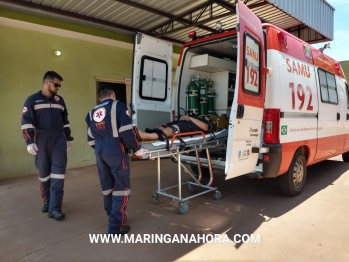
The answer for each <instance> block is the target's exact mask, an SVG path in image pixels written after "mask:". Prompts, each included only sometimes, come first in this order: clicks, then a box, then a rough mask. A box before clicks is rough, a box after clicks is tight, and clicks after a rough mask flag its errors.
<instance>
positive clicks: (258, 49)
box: [225, 0, 265, 179]
mask: <svg viewBox="0 0 349 262" xmlns="http://www.w3.org/2000/svg"><path fill="white" fill-rule="evenodd" d="M236 8H237V10H236V13H237V17H238V57H237V72H236V81H235V95H234V100H233V104H232V107H231V114H230V119H229V128H228V142H227V155H226V164H225V174H226V179H230V178H233V177H237V176H240V175H244V174H247V173H250V172H252V171H253V170H254V168H255V167H256V165H257V161H258V153H252V147H257V148H259V147H260V141H261V134H262V132H261V129H262V120H263V107H264V96H265V81H264V74H263V73H262V72H263V68H264V37H263V30H262V24H261V21H260V20H259V18H258V17H257V16H256V15H255V14H253V12H252V11H251V10H250V9H248V7H247V6H246V5H244V4H243V3H242V1H240V0H239V1H238V3H237V5H236Z"/></svg>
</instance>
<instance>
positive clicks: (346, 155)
mask: <svg viewBox="0 0 349 262" xmlns="http://www.w3.org/2000/svg"><path fill="white" fill-rule="evenodd" d="M342 159H343V161H344V162H349V152H345V153H344V154H342Z"/></svg>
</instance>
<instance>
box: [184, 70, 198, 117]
mask: <svg viewBox="0 0 349 262" xmlns="http://www.w3.org/2000/svg"><path fill="white" fill-rule="evenodd" d="M198 90H199V83H198V82H197V81H196V79H195V76H192V78H191V81H190V83H189V85H188V88H187V106H188V107H187V112H188V113H194V114H197V113H198Z"/></svg>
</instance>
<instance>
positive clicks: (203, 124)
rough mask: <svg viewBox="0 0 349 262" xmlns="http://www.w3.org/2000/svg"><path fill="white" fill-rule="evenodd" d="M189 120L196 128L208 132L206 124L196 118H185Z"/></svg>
mask: <svg viewBox="0 0 349 262" xmlns="http://www.w3.org/2000/svg"><path fill="white" fill-rule="evenodd" d="M187 117H188V118H189V119H188V120H190V121H192V122H193V123H194V124H195V125H196V126H197V127H199V128H201V129H202V130H204V131H207V130H208V124H206V123H204V122H202V121H200V120H198V119H196V118H193V117H190V116H187Z"/></svg>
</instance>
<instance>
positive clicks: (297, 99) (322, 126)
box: [130, 0, 349, 196]
mask: <svg viewBox="0 0 349 262" xmlns="http://www.w3.org/2000/svg"><path fill="white" fill-rule="evenodd" d="M236 9H237V10H236V13H237V25H236V27H235V28H234V29H232V30H229V31H223V32H220V33H217V34H211V35H208V36H204V37H198V36H195V33H194V32H191V33H190V35H191V36H192V37H193V38H192V40H191V41H190V42H188V43H186V44H184V45H183V47H182V50H181V54H180V57H179V61H178V67H177V70H176V75H175V78H174V79H175V80H174V82H173V83H172V56H173V54H172V44H171V43H169V42H166V41H163V40H161V39H158V38H154V37H151V36H147V35H145V34H142V33H137V34H136V36H135V43H134V61H133V73H132V92H131V96H132V102H131V104H130V107H131V111H132V121H133V124H134V125H136V126H137V127H138V128H139V129H142V130H144V129H145V128H146V127H156V126H158V125H161V124H164V123H166V122H170V121H173V120H175V119H178V118H179V117H180V115H183V114H185V113H186V112H187V110H188V108H187V107H188V103H187V101H188V99H187V88H188V85H189V84H190V81H191V79H192V77H193V76H198V75H199V76H200V77H201V78H206V79H211V80H213V87H214V89H215V93H216V97H215V102H216V103H215V111H216V114H217V115H218V116H222V117H223V116H224V117H225V116H227V118H228V125H227V131H228V132H227V134H228V135H227V142H226V149H225V150H218V152H213V153H212V154H211V157H212V159H210V161H211V163H212V167H213V169H215V170H224V172H225V176H226V177H225V178H226V179H231V178H234V177H237V176H241V175H245V174H250V175H251V174H252V175H255V176H257V177H259V178H278V179H279V184H280V188H281V191H282V192H283V193H285V194H287V195H292V196H294V195H298V194H299V193H300V192H301V191H302V189H303V187H304V184H305V181H306V177H307V166H309V165H312V164H315V163H318V162H320V161H323V160H326V159H329V158H331V157H334V156H337V155H340V154H342V158H343V160H344V161H345V162H349V121H348V119H349V109H348V84H347V82H346V80H345V76H344V73H343V71H342V68H341V66H340V64H339V63H338V62H337V61H335V60H334V59H332V58H330V57H328V56H327V55H326V54H324V52H323V51H324V50H318V49H316V48H314V47H313V46H311V45H309V44H308V43H306V42H304V41H302V40H301V39H299V38H297V37H295V36H294V35H292V34H290V33H288V32H286V31H284V30H282V29H280V28H278V27H276V26H274V25H271V24H262V23H261V21H260V20H259V18H258V17H257V16H256V15H254V14H253V12H252V11H251V10H249V9H248V7H247V6H245V5H244V4H243V3H242V1H240V0H239V1H238V2H237V4H236ZM182 160H185V161H186V163H187V164H190V165H192V170H198V167H197V166H195V165H196V164H197V163H196V161H195V157H192V156H183V157H182ZM200 162H201V163H202V165H203V166H204V167H205V163H206V164H207V159H206V162H205V158H204V157H203V158H202V161H200ZM206 166H207V165H206Z"/></svg>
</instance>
